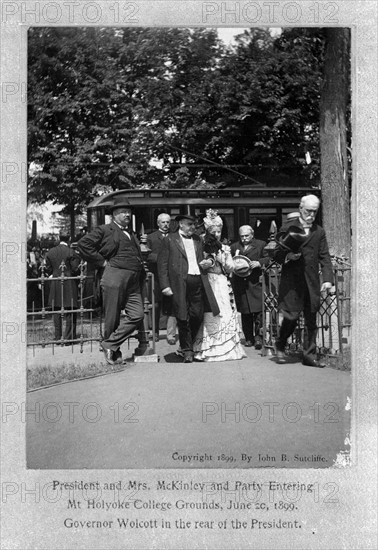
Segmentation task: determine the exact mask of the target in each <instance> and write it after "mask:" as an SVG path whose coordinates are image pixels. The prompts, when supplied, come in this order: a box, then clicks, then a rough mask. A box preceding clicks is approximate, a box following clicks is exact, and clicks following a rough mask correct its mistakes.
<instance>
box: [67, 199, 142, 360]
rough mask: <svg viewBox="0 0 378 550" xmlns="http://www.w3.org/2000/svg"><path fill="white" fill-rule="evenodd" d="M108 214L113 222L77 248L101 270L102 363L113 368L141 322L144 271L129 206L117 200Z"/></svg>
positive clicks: (97, 229)
mask: <svg viewBox="0 0 378 550" xmlns="http://www.w3.org/2000/svg"><path fill="white" fill-rule="evenodd" d="M111 212H112V216H113V220H112V222H111V223H110V224H104V225H100V226H99V227H96V229H94V231H92V232H91V233H89V234H87V235H85V236H84V237H83V238H82V239H80V241H79V242H78V243H77V248H78V250H79V252H80V254H81V256H82V257H83V258H84V260H86V261H87V262H91V263H92V264H94V266H95V267H97V268H104V272H103V275H102V278H101V288H102V291H103V307H104V315H105V330H104V339H103V341H102V342H101V345H102V349H103V351H104V355H105V360H106V361H107V363H109V364H111V365H113V364H115V363H116V362H118V361H120V360H121V358H122V353H121V351H120V346H121V345H122V344H123V342H125V340H126V339H127V338H128V337H129V336H130V335H131V334H132V333H133V332H134V331H135V330H136V329H137V328H138V327H139V325H140V323H141V321H142V320H143V316H144V313H143V301H142V295H141V285H142V282H143V277H144V276H145V270H144V265H143V259H142V255H141V251H140V246H139V242H138V240H137V238H136V236H135V235H134V233H133V232H132V231H131V229H130V222H131V206H130V203H129V202H128V201H127V200H126V199H123V198H122V197H116V198H115V200H114V204H113V205H112V207H111ZM122 310H124V315H122V317H121V311H122Z"/></svg>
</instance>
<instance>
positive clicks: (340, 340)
mask: <svg viewBox="0 0 378 550" xmlns="http://www.w3.org/2000/svg"><path fill="white" fill-rule="evenodd" d="M333 260H334V280H335V284H334V287H333V288H332V289H331V292H323V293H322V294H321V301H320V309H319V311H318V314H317V326H318V333H317V354H318V356H319V357H322V358H324V359H325V360H326V363H327V364H328V365H330V366H336V367H338V368H350V365H349V366H348V361H349V346H348V344H349V338H350V330H351V318H350V275H351V266H350V265H349V264H347V263H346V262H345V261H344V259H342V258H337V257H333ZM280 277H281V265H279V264H277V263H275V262H271V263H270V264H269V265H268V266H267V267H266V268H265V269H264V270H263V276H262V288H263V355H273V354H275V341H276V339H277V337H278V333H279V327H280V324H281V322H282V314H281V312H280V311H279V310H278V287H279V283H280ZM306 338H307V334H306V327H305V323H304V318H303V314H302V315H301V316H300V318H299V319H298V323H297V327H296V329H295V331H294V333H293V335H292V337H291V338H290V339H289V341H288V344H287V349H286V353H288V354H289V355H290V354H298V355H299V354H301V353H302V352H303V347H304V343H305V341H306Z"/></svg>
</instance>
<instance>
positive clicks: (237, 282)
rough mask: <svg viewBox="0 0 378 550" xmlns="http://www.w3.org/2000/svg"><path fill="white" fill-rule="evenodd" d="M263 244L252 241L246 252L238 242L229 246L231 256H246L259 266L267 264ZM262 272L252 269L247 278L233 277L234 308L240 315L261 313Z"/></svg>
mask: <svg viewBox="0 0 378 550" xmlns="http://www.w3.org/2000/svg"><path fill="white" fill-rule="evenodd" d="M265 244H266V243H265V242H264V241H260V240H258V239H252V241H251V242H250V244H249V246H248V248H247V249H246V251H244V245H243V244H241V243H240V242H237V243H234V244H232V245H231V254H232V256H233V257H234V256H235V254H236V252H237V251H238V252H239V254H241V255H242V256H246V257H247V258H249V259H250V260H252V261H258V262H259V263H260V265H261V266H263V265H266V264H268V263H269V257H268V253H267V252H266V250H264V247H265ZM261 274H262V271H261V269H259V268H255V269H252V273H251V274H250V275H249V276H248V277H238V276H237V275H235V274H234V275H233V277H232V286H233V289H234V292H235V301H236V307H237V309H238V311H239V312H240V313H243V314H248V313H258V312H260V311H262V286H261V282H260V277H261Z"/></svg>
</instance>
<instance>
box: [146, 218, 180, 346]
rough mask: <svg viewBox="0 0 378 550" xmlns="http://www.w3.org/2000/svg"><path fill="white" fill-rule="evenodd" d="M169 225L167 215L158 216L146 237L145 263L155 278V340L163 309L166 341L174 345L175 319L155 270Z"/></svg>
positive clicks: (157, 338) (169, 220) (157, 335)
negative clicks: (166, 314)
mask: <svg viewBox="0 0 378 550" xmlns="http://www.w3.org/2000/svg"><path fill="white" fill-rule="evenodd" d="M170 223H171V216H170V215H169V214H164V213H163V214H159V216H158V218H157V226H158V230H157V231H154V232H153V233H150V235H148V236H147V246H148V248H149V249H150V250H151V252H150V253H149V255H148V258H147V262H148V268H149V270H150V271H151V273H153V274H154V276H155V289H154V290H155V340H156V341H158V340H159V323H160V315H161V311H162V309H163V310H164V309H165V310H166V311H167V312H168V319H167V341H168V344H171V345H174V344H175V343H176V325H177V323H176V318H175V317H173V316H172V315H170V313H171V312H170V309H171V307H170V302H171V300H170V298H169V297H165V296H164V295H162V293H161V288H160V285H159V277H158V270H157V259H158V255H159V252H160V250H161V247H162V244H163V240H164V239H165V238H166V237H167V236H168V234H169V228H170Z"/></svg>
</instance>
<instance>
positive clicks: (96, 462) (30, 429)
mask: <svg viewBox="0 0 378 550" xmlns="http://www.w3.org/2000/svg"><path fill="white" fill-rule="evenodd" d="M132 349H133V347H130V350H127V349H124V350H123V352H124V355H126V356H128V355H129V356H131V353H132ZM174 349H175V348H173V347H172V346H169V345H168V344H167V343H166V341H165V340H161V341H160V342H159V343H158V344H157V352H158V353H159V355H160V357H161V360H160V362H159V363H130V364H128V365H127V367H126V368H125V370H124V371H123V372H120V373H117V374H112V375H105V376H100V377H97V378H93V379H90V380H85V381H77V382H70V383H66V384H62V385H58V386H55V387H51V388H48V389H43V390H38V391H34V392H31V393H29V394H28V399H27V406H28V409H29V410H30V409H32V410H34V411H35V412H36V414H35V415H34V416H33V415H30V414H28V415H27V426H26V434H27V465H28V467H29V468H53V469H67V468H99V469H101V468H183V467H184V468H228V467H229V468H250V467H287V468H297V467H298V468H308V467H315V468H325V467H330V466H332V465H333V464H334V462H335V461H336V460H337V458H338V457H339V458H340V457H341V455H342V454H343V452H344V451H346V450H349V447H348V445H347V444H346V437H347V435H348V433H349V426H350V411H349V410H348V405H347V404H348V396H351V376H350V373H348V372H342V371H338V370H334V369H331V368H325V369H316V368H311V367H304V366H303V365H302V364H301V363H299V362H291V363H288V364H286V365H277V364H276V363H275V360H274V358H272V357H262V356H261V352H257V351H255V350H254V349H253V348H247V349H246V351H247V354H248V357H247V358H246V359H243V360H241V361H227V362H223V363H205V364H204V363H197V362H194V363H192V364H184V363H182V362H181V360H180V359H179V358H178V357H177V356H175V354H174V353H173V351H174ZM43 357H44V358H45V359H43ZM54 357H55V359H54V361H55V362H59V361H62V360H63V359H64V360H65V361H66V362H72V361H73V360H75V361H77V362H80V361H88V359H91V360H96V361H103V356H102V354H100V353H99V351H98V346H97V345H96V346H94V347H93V350H92V354H91V356H90V354H89V353H84V354H80V353H74V354H72V353H71V352H70V349H69V348H63V349H62V348H61V349H59V350H57V351H56V354H55V356H54ZM44 360H46V363H49V362H50V363H51V361H52V356H51V352H49V351H48V349H47V348H46V350H45V351H44V352H43V353H42V352H38V353H36V354H35V356H34V358H33V357H32V356H31V357H30V358H29V362H28V364H29V366H32V365H33V364H37V363H38V364H42V363H43V361H44ZM283 455H284V456H283Z"/></svg>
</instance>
